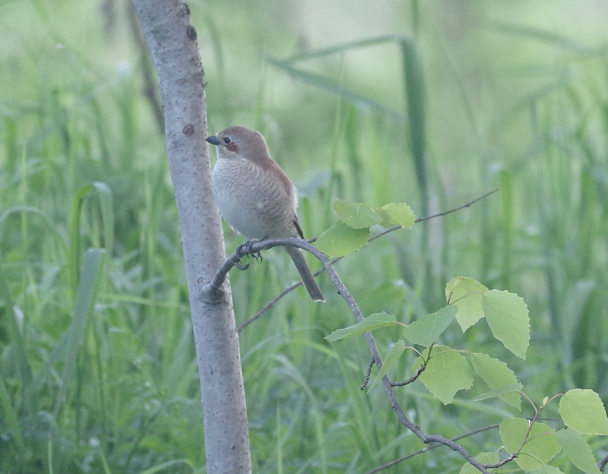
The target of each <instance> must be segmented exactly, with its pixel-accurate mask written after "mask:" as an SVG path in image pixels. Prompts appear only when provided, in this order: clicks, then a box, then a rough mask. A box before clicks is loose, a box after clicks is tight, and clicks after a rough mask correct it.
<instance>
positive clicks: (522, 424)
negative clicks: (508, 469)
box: [499, 418, 561, 471]
mask: <svg viewBox="0 0 608 474" xmlns="http://www.w3.org/2000/svg"><path fill="white" fill-rule="evenodd" d="M528 429H529V430H530V432H529V433H528ZM499 431H500V437H501V439H502V443H503V445H504V447H505V449H506V450H507V451H508V452H510V453H512V454H513V453H516V452H517V451H518V450H519V449H520V448H521V451H520V452H519V455H518V456H517V457H516V458H515V462H516V463H517V465H518V466H519V467H520V468H522V469H523V470H524V471H532V470H534V469H539V468H541V467H543V466H544V465H545V464H546V463H548V462H549V461H551V459H553V458H554V457H555V455H556V454H557V453H559V451H560V449H561V446H560V444H559V442H558V441H557V439H556V438H555V430H554V429H553V428H550V427H548V426H547V425H545V424H544V423H539V422H536V423H534V425H533V426H532V428H530V422H529V421H528V420H526V419H524V418H512V419H509V420H504V421H503V422H502V423H500V425H499ZM526 435H527V436H526ZM524 441H525V444H524V445H523V447H522V443H524Z"/></svg>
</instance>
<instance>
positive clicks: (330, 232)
mask: <svg viewBox="0 0 608 474" xmlns="http://www.w3.org/2000/svg"><path fill="white" fill-rule="evenodd" d="M368 239H369V229H368V228H365V229H353V228H352V227H349V226H348V225H346V224H345V223H344V222H342V221H339V220H338V221H336V222H334V225H332V226H331V227H330V228H329V229H327V230H326V231H325V232H323V233H322V234H321V235H320V236H319V238H318V239H317V241H316V242H315V246H316V247H317V248H318V249H319V250H320V251H321V252H323V253H325V254H326V255H327V256H328V257H330V258H334V257H341V256H343V255H348V254H350V253H353V252H356V251H357V250H359V249H360V248H361V247H363V246H364V245H365V244H366V243H367V240H368Z"/></svg>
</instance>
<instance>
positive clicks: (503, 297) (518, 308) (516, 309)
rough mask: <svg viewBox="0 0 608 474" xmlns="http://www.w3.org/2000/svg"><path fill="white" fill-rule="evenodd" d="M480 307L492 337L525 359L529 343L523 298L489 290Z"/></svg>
mask: <svg viewBox="0 0 608 474" xmlns="http://www.w3.org/2000/svg"><path fill="white" fill-rule="evenodd" d="M481 305H482V308H483V312H484V313H485V315H486V319H487V320H488V325H489V326H490V329H491V330H492V333H494V337H496V339H498V340H499V341H500V342H502V343H503V345H504V346H505V347H506V348H507V349H508V350H510V351H511V352H512V353H513V354H515V355H516V356H517V357H521V358H522V359H525V358H526V351H527V350H528V344H529V342H530V317H529V315H528V306H527V305H526V303H525V301H524V300H523V298H521V297H519V296H517V295H516V294H514V293H509V292H508V291H499V290H490V291H488V292H487V293H486V294H485V295H483V297H482V301H481Z"/></svg>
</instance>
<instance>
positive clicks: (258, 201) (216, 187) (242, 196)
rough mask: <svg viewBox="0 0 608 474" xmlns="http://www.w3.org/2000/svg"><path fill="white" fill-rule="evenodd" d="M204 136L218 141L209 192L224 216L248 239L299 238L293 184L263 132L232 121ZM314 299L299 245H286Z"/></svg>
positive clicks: (317, 291) (317, 292) (317, 294)
mask: <svg viewBox="0 0 608 474" xmlns="http://www.w3.org/2000/svg"><path fill="white" fill-rule="evenodd" d="M205 140H206V141H207V142H209V143H211V144H212V145H215V146H216V147H217V161H216V163H215V166H214V168H213V173H212V175H211V183H212V191H213V197H214V199H215V202H216V204H217V207H218V209H219V211H220V214H221V215H222V217H223V218H224V220H225V221H226V222H227V223H228V224H229V225H230V227H232V228H233V229H234V230H235V231H236V232H238V233H239V234H241V235H243V236H244V237H245V238H246V239H248V241H252V240H253V241H256V240H264V239H269V238H281V237H296V238H301V239H304V235H303V233H302V228H301V227H300V224H299V222H298V216H297V213H296V209H297V207H298V194H297V190H296V187H295V186H294V184H293V183H292V182H291V180H290V179H289V178H288V177H287V175H286V174H285V172H284V171H283V170H282V169H281V167H280V166H279V165H278V164H277V162H276V161H274V160H273V159H272V158H271V156H270V152H269V150H268V145H267V144H266V140H265V139H264V137H263V135H262V134H261V133H259V132H257V131H255V130H252V129H250V128H247V127H241V126H238V125H233V126H231V127H228V128H226V129H224V130H222V131H221V132H219V133H218V134H217V135H212V136H208V137H207V138H206V139H205ZM285 250H286V251H287V253H288V254H289V256H290V257H291V260H292V261H293V263H294V265H295V267H296V269H297V270H298V273H299V274H300V278H301V279H302V282H303V283H304V286H305V287H306V290H307V291H308V294H309V295H310V297H311V298H312V299H313V300H314V301H319V302H321V301H325V297H324V296H323V292H322V291H321V288H319V285H318V284H317V282H316V280H315V278H314V276H313V274H312V272H311V271H310V267H309V266H308V264H307V263H306V260H305V259H304V255H303V254H302V252H301V250H300V249H299V248H296V247H290V246H285Z"/></svg>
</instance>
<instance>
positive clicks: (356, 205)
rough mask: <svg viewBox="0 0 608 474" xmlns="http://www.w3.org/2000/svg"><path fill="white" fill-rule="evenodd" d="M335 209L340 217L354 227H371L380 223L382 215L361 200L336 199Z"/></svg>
mask: <svg viewBox="0 0 608 474" xmlns="http://www.w3.org/2000/svg"><path fill="white" fill-rule="evenodd" d="M334 211H336V215H337V216H338V219H340V220H341V221H342V222H344V223H345V224H346V225H347V226H349V227H352V228H353V229H366V228H367V229H369V228H370V227H371V226H373V225H376V224H380V222H382V216H381V215H380V214H378V213H377V212H376V211H374V210H373V209H372V208H371V207H369V206H368V205H367V204H362V203H360V202H351V201H342V200H341V199H336V200H335V201H334Z"/></svg>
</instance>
